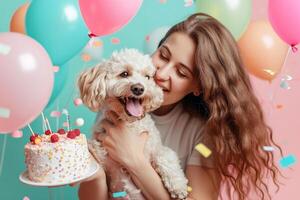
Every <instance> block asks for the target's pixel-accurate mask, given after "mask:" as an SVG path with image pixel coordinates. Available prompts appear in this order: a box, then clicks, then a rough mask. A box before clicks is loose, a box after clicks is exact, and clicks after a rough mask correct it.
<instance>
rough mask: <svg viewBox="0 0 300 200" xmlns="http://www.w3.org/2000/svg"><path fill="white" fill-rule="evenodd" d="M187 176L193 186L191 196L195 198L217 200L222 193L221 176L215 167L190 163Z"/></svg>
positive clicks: (197, 199)
mask: <svg viewBox="0 0 300 200" xmlns="http://www.w3.org/2000/svg"><path fill="white" fill-rule="evenodd" d="M186 176H187V178H188V180H189V186H190V187H191V188H192V191H191V193H190V194H189V197H190V198H192V199H195V200H202V199H205V200H217V199H218V196H219V193H220V182H221V176H220V175H219V174H218V173H217V172H216V170H215V169H212V168H208V167H202V166H194V165H188V166H187V168H186Z"/></svg>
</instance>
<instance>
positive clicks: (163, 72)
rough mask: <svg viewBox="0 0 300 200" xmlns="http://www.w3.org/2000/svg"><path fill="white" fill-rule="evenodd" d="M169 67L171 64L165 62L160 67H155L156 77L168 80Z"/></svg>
mask: <svg viewBox="0 0 300 200" xmlns="http://www.w3.org/2000/svg"><path fill="white" fill-rule="evenodd" d="M170 67H171V64H166V65H163V66H161V67H157V70H156V74H155V76H156V78H157V79H159V80H168V79H169V78H170V70H169V69H170Z"/></svg>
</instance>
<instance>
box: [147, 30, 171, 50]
mask: <svg viewBox="0 0 300 200" xmlns="http://www.w3.org/2000/svg"><path fill="white" fill-rule="evenodd" d="M170 28H171V27H169V26H162V27H159V28H157V29H155V30H154V31H152V32H151V33H150V34H149V35H148V36H147V38H146V43H145V53H148V54H152V53H153V52H154V51H156V49H157V47H158V44H159V42H160V41H161V39H163V37H164V36H165V35H166V33H167V32H168V30H169V29H170Z"/></svg>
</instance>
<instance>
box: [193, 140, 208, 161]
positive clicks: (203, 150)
mask: <svg viewBox="0 0 300 200" xmlns="http://www.w3.org/2000/svg"><path fill="white" fill-rule="evenodd" d="M195 149H196V150H197V151H199V153H201V154H202V155H203V156H204V157H205V158H207V157H209V156H210V154H211V150H210V149H209V148H207V147H206V146H205V145H204V144H202V143H200V144H197V146H196V147H195Z"/></svg>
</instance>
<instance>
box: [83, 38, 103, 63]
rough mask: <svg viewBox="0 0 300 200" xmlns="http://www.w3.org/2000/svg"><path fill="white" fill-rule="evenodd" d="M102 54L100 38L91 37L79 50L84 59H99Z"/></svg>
mask: <svg viewBox="0 0 300 200" xmlns="http://www.w3.org/2000/svg"><path fill="white" fill-rule="evenodd" d="M102 54H103V42H102V40H101V39H100V38H97V37H92V38H91V39H90V41H89V42H88V43H87V45H86V46H85V47H84V49H83V50H82V52H81V56H82V58H83V59H84V60H85V61H90V60H94V61H101V60H102V56H103V55H102Z"/></svg>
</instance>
